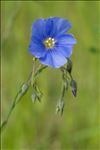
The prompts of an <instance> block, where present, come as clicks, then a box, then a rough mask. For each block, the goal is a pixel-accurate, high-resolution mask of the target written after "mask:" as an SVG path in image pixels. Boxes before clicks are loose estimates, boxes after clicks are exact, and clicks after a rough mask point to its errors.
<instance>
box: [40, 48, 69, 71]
mask: <svg viewBox="0 0 100 150" xmlns="http://www.w3.org/2000/svg"><path fill="white" fill-rule="evenodd" d="M39 60H40V62H41V63H42V64H44V65H47V66H51V67H53V68H59V67H61V66H63V65H64V64H65V63H66V62H67V59H66V58H65V57H64V56H63V55H62V54H60V53H59V52H57V51H56V50H55V49H52V50H48V52H47V53H46V55H45V56H44V57H41V58H39Z"/></svg>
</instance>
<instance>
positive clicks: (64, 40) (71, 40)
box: [56, 34, 76, 45]
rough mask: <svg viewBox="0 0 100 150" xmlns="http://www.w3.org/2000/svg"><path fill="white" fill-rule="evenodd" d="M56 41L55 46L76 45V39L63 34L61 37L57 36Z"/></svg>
mask: <svg viewBox="0 0 100 150" xmlns="http://www.w3.org/2000/svg"><path fill="white" fill-rule="evenodd" d="M56 39H57V45H63V44H76V39H75V38H74V36H73V35H72V34H63V35H61V36H58V37H57V38H56Z"/></svg>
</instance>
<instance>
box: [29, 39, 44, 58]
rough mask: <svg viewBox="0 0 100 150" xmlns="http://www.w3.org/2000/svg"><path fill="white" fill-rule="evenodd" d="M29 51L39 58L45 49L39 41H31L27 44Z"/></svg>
mask: <svg viewBox="0 0 100 150" xmlns="http://www.w3.org/2000/svg"><path fill="white" fill-rule="evenodd" d="M29 52H30V53H31V54H32V55H34V56H35V57H36V58H40V57H42V56H44V55H45V53H46V50H45V47H43V45H41V44H39V43H38V44H36V43H33V41H31V43H30V45H29Z"/></svg>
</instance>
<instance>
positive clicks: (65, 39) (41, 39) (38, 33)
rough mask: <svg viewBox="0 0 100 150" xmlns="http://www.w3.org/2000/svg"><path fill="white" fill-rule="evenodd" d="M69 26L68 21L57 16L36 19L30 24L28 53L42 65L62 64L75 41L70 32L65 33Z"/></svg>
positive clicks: (57, 66)
mask: <svg viewBox="0 0 100 150" xmlns="http://www.w3.org/2000/svg"><path fill="white" fill-rule="evenodd" d="M71 26H72V25H71V23H70V22H69V21H67V20H66V19H63V18H59V17H50V18H47V19H38V20H36V21H35V22H34V23H33V25H32V36H31V42H30V45H29V51H30V53H31V54H32V55H34V56H35V57H36V58H38V59H39V61H40V62H41V63H42V64H44V65H47V66H51V67H53V68H59V67H61V66H63V65H64V64H65V63H66V62H67V59H66V58H69V57H70V56H71V54H72V50H73V45H74V44H75V43H76V40H75V38H74V36H73V35H72V34H66V32H67V31H68V30H69V29H70V28H71Z"/></svg>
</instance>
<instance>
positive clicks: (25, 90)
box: [0, 65, 47, 132]
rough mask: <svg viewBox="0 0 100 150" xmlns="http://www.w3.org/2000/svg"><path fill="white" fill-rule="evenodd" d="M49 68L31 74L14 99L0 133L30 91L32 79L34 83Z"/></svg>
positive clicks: (40, 67)
mask: <svg viewBox="0 0 100 150" xmlns="http://www.w3.org/2000/svg"><path fill="white" fill-rule="evenodd" d="M45 68H47V66H42V65H41V66H39V68H38V69H37V71H36V72H35V73H34V75H33V73H32V72H31V73H30V75H29V77H28V79H27V81H26V83H24V84H23V85H22V86H21V88H20V90H19V91H18V92H17V94H16V96H15V98H14V99H13V102H12V105H11V108H10V110H9V112H8V115H7V117H6V119H5V120H4V121H3V122H2V124H1V126H0V132H2V130H3V129H4V128H5V127H6V125H7V123H8V120H9V117H10V116H11V113H12V112H13V110H14V108H15V107H16V105H17V104H18V103H19V102H20V100H21V99H22V97H23V96H24V95H25V94H26V92H27V91H28V89H29V87H30V85H31V81H32V78H34V81H33V82H35V79H36V78H37V77H38V75H39V74H40V73H41V72H42V71H43V70H44V69H45Z"/></svg>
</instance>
